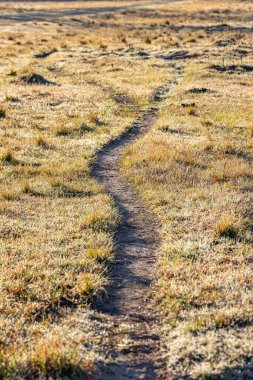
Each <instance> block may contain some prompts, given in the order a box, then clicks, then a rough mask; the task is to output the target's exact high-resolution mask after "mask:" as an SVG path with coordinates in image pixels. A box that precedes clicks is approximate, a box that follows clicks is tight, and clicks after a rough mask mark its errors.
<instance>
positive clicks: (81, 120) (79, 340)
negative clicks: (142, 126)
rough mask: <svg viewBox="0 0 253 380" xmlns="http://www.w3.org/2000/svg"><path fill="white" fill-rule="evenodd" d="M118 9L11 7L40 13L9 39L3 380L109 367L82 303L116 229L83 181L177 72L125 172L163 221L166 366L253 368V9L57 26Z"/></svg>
mask: <svg viewBox="0 0 253 380" xmlns="http://www.w3.org/2000/svg"><path fill="white" fill-rule="evenodd" d="M122 4H123V5H125V4H126V5H129V3H127V2H126V3H125V2H123V3H122V2H117V1H112V2H88V3H87V2H78V3H70V2H69V3H58V2H53V3H50V2H49V3H48V2H45V3H40V2H36V3H32V2H25V3H23V4H21V3H15V2H14V3H9V2H8V3H3V2H2V3H1V14H2V13H3V14H4V13H6V14H14V15H15V14H18V15H19V16H20V14H22V12H23V13H24V14H25V13H26V12H31V13H33V12H37V11H43V12H45V15H44V16H43V17H44V18H43V19H42V20H41V21H40V20H36V21H35V22H33V21H29V22H23V23H22V22H17V23H14V22H12V21H11V20H2V21H1V29H0V42H1V51H0V65H1V76H0V85H1V99H0V100H1V104H0V176H1V183H0V218H1V225H0V253H1V254H0V263H1V264H0V265H1V268H2V269H1V280H0V281H1V282H0V288H1V294H0V317H1V319H0V331H1V342H0V345H1V353H0V362H1V367H0V368H1V369H0V377H1V376H2V378H11V379H13V378H26V377H28V378H32V377H38V376H40V377H41V378H46V377H48V376H51V377H52V378H57V377H58V378H63V377H64V376H65V377H67V378H75V377H76V378H78V377H79V378H84V377H85V376H92V375H91V374H92V373H93V371H94V368H95V367H96V365H95V363H96V361H97V360H101V358H102V359H103V352H102V351H103V349H102V348H101V347H103V345H105V344H106V338H105V337H104V336H103V332H102V331H101V328H100V327H99V326H98V325H96V324H95V322H94V321H92V320H91V319H90V311H89V306H88V303H89V302H90V301H91V300H92V299H93V297H94V296H95V295H97V294H101V292H103V289H104V286H105V285H106V283H107V281H108V279H107V267H108V264H109V263H111V262H112V260H113V252H114V240H113V236H114V233H115V230H116V227H117V224H118V223H119V219H120V218H119V215H118V211H117V209H116V207H115V205H114V203H113V201H112V199H111V198H110V197H109V196H108V195H107V194H106V193H105V191H104V189H103V187H102V186H101V185H99V184H98V183H97V182H96V181H95V180H94V179H93V178H92V177H91V175H90V169H91V165H92V163H93V162H94V158H95V155H96V152H98V150H99V149H101V148H102V147H103V146H104V145H105V144H106V143H107V142H109V141H110V140H112V139H114V138H116V137H118V136H120V135H121V134H122V132H123V131H125V130H127V129H128V128H129V127H130V126H131V124H132V123H133V121H134V120H135V119H136V117H138V115H139V113H140V112H141V111H142V110H145V109H146V108H147V107H148V106H149V103H150V99H151V98H152V94H153V93H154V91H155V89H157V88H158V87H160V86H161V85H162V84H165V83H167V82H170V81H173V78H175V76H176V72H175V67H176V66H177V67H178V66H180V67H182V69H183V71H184V74H183V78H182V81H181V82H180V84H179V85H178V86H177V87H174V89H173V92H172V96H171V98H170V99H168V100H166V101H165V102H164V104H163V105H162V108H161V110H160V114H159V118H158V120H157V122H156V124H155V126H154V128H153V129H152V130H151V131H150V132H149V133H148V134H147V135H146V136H144V137H143V138H141V139H140V140H139V141H138V142H136V143H135V144H134V146H133V147H132V148H130V149H129V150H128V151H127V152H126V154H125V155H124V157H123V159H122V171H123V173H124V175H126V176H127V178H128V179H129V180H130V181H131V182H132V183H133V184H134V186H135V187H136V190H137V191H138V192H139V193H140V194H141V195H142V197H143V198H144V199H145V201H146V203H147V204H148V205H149V206H150V207H151V208H152V209H153V210H154V211H155V213H156V214H157V216H158V218H159V220H160V223H161V238H162V247H161V252H160V254H159V269H158V273H157V278H158V280H157V282H156V284H155V287H154V296H155V297H157V303H158V304H159V305H160V306H161V310H162V313H163V315H164V320H165V323H164V326H163V336H164V338H163V339H164V343H165V345H166V352H165V354H166V358H167V366H168V371H169V374H170V376H171V378H176V376H180V375H181V376H191V378H194V379H195V378H219V377H221V376H223V377H225V378H228V379H231V378H238V377H236V376H238V373H239V371H240V370H241V371H242V372H243V373H244V374H245V376H247V374H249V371H251V370H252V369H250V368H251V367H250V363H252V355H253V353H252V344H251V335H252V285H253V284H252V275H251V272H252V212H251V208H252V148H253V142H252V137H253V127H252V126H253V114H252V111H251V110H252V91H251V88H252V82H253V77H252V72H253V68H252V65H253V63H252V36H251V33H252V27H253V25H252V15H253V5H252V2H250V1H229V2H227V1H222V2H221V1H183V2H180V3H173V2H172V3H161V4H159V5H155V6H154V5H150V4H149V5H147V6H146V7H145V8H143V9H141V8H140V9H137V8H132V9H131V8H129V9H125V10H121V11H119V12H114V13H112V14H109V13H108V14H97V15H96V14H95V15H80V14H78V12H77V14H76V15H75V14H73V15H71V16H70V15H66V14H64V11H65V10H66V9H71V8H72V7H74V8H79V9H82V8H84V7H100V6H103V7H106V6H108V7H109V6H118V5H120V6H121V5H122ZM51 11H61V12H59V13H58V14H57V16H56V20H53V21H52V19H51V18H50V20H48V19H47V14H46V13H47V12H48V13H50V12H51ZM34 74H36V75H34ZM46 81H48V82H46ZM248 376H250V374H249V375H248ZM249 378H250V377H249Z"/></svg>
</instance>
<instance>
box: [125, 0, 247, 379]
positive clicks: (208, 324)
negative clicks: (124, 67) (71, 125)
mask: <svg viewBox="0 0 253 380" xmlns="http://www.w3.org/2000/svg"><path fill="white" fill-rule="evenodd" d="M224 3H225V2H223V3H220V2H216V3H213V2H212V5H210V4H209V7H211V9H214V8H215V7H217V9H221V14H223V11H224V10H222V7H223V6H224ZM202 4H203V6H204V4H207V3H202ZM238 4H239V2H234V3H233V7H232V8H231V9H230V11H229V12H230V13H229V15H228V16H226V17H227V18H226V21H227V22H230V23H233V22H234V20H236V17H239V15H240V17H244V16H246V15H245V14H243V12H241V13H240V12H239V9H238V8H237V5H238ZM190 6H191V3H188V6H187V8H188V9H187V8H186V9H184V11H181V13H180V15H181V17H182V19H184V18H185V19H187V20H192V18H191V17H189V14H190V13H191V11H192V8H190ZM198 6H199V4H198ZM247 6H248V9H250V12H252V7H251V5H249V3H247ZM179 7H180V6H179ZM245 7H246V5H245ZM164 8H165V6H164ZM215 9H216V8H215ZM203 12H204V8H203ZM200 13H201V8H200V9H199V15H200ZM175 14H177V17H179V12H178V13H177V12H176V11H175ZM230 14H231V19H230ZM232 15H233V16H232ZM192 22H194V23H195V24H196V23H197V22H198V19H197V16H196V17H195V19H194V21H192ZM208 22H210V23H211V22H212V18H211V16H210V18H209V16H208V14H207V13H206V14H205V15H203V20H202V23H206V24H208ZM232 36H233V38H234V37H235V35H234V33H233V32H226V31H222V30H221V31H220V32H218V31H216V30H215V29H214V31H213V33H210V35H209V36H208V37H207V38H204V40H203V39H201V42H200V41H197V42H195V41H193V39H192V38H191V40H190V41H189V39H188V42H190V43H191V44H192V45H193V46H192V48H190V47H188V49H189V54H191V53H193V52H196V51H199V52H200V48H201V46H202V48H201V49H202V50H203V46H205V49H206V51H205V53H204V54H202V56H201V58H195V59H192V60H191V61H188V62H187V64H185V63H183V62H182V63H181V65H182V67H184V78H183V80H182V82H181V83H180V85H179V86H178V87H176V88H174V90H173V92H172V97H171V98H170V99H168V100H167V101H165V103H164V105H163V107H162V109H161V111H160V115H159V119H158V121H157V123H156V125H155V126H154V128H153V129H152V130H151V131H150V133H148V134H147V135H146V136H145V137H143V138H142V139H140V140H139V141H138V142H136V143H135V144H134V146H133V147H131V148H129V149H128V151H127V152H126V154H125V155H124V157H123V158H122V163H121V165H122V173H124V174H125V175H127V177H128V178H129V180H131V181H132V183H133V184H134V185H135V187H136V189H137V190H138V191H139V192H140V194H141V195H142V196H143V198H144V199H145V201H146V203H147V204H148V205H149V206H150V207H151V208H152V209H153V210H154V211H155V212H156V214H157V215H158V217H159V219H160V221H161V225H162V228H161V238H162V247H161V254H160V256H159V262H160V266H159V273H158V280H157V282H156V285H155V289H154V294H155V296H156V297H157V302H158V303H159V304H160V306H161V309H162V311H163V313H164V315H165V323H164V342H165V344H166V346H167V350H168V351H167V364H168V371H169V374H170V375H171V376H172V378H174V376H175V377H176V376H190V377H191V378H194V379H195V378H196V379H197V378H198V379H199V378H201V379H206V378H208V379H209V378H210V379H213V378H215V379H216V378H226V379H237V378H238V376H240V375H239V374H240V371H241V372H243V373H244V376H246V377H245V378H251V377H250V376H251V372H250V370H249V368H250V365H251V364H250V363H252V355H253V352H252V345H251V338H250V337H251V335H252V290H253V283H252V279H251V277H252V276H251V272H252V255H253V251H252V241H253V236H252V212H251V208H252V180H253V172H252V151H253V142H252V135H251V132H250V131H251V128H252V121H253V115H252V112H251V108H252V96H251V90H250V89H251V86H252V82H253V77H252V74H251V73H250V72H244V71H241V70H237V69H236V70H235V71H234V69H228V70H226V71H220V70H213V69H210V62H214V61H215V60H219V59H220V60H221V61H222V54H226V56H229V54H231V56H230V58H228V60H229V61H228V62H227V65H232V62H231V61H232V60H236V58H232V54H233V53H232V49H231V48H230V47H225V48H224V47H222V48H217V47H216V45H213V44H212V45H210V44H209V43H208V40H209V41H210V40H223V39H227V38H229V37H230V38H231V37H232ZM247 38H248V37H247V34H245V35H244V36H243V37H242V36H241V37H240V39H236V42H235V45H234V46H233V49H239V48H240V45H242V44H245V45H246V43H247V42H246V41H247ZM242 39H245V42H243V41H242ZM185 42H186V41H185V40H184V43H185ZM202 44H203V45H202ZM225 52H226V53H225ZM219 57H221V58H219ZM230 60H231V61H230ZM251 63H252V53H251V51H250V50H249V53H248V59H247V62H246V65H248V66H249V67H250V65H251ZM237 64H238V63H237ZM238 65H239V64H238ZM203 89H205V90H203ZM206 89H207V90H206ZM192 104H194V106H192ZM247 376H249V377H247ZM176 378H177V377H176ZM180 378H181V377H180Z"/></svg>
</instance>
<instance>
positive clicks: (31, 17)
mask: <svg viewBox="0 0 253 380" xmlns="http://www.w3.org/2000/svg"><path fill="white" fill-rule="evenodd" d="M180 1H184V0H153V1H143V2H140V3H133V4H129V5H122V6H120V5H119V6H111V7H109V6H105V7H91V8H75V7H74V4H75V2H74V1H73V8H72V9H65V10H53V11H50V10H49V11H46V12H45V11H24V10H22V12H16V13H6V14H0V21H1V20H2V21H6V20H7V21H12V22H29V21H48V22H57V21H62V20H61V19H62V18H64V17H73V16H75V17H77V16H85V15H97V14H104V13H115V12H120V11H127V10H131V9H134V8H141V7H143V6H148V5H154V4H162V3H174V2H180ZM10 2H12V1H10ZM13 2H16V3H18V2H21V3H22V1H13ZM31 2H33V1H31ZM34 2H36V1H34ZM48 2H50V1H48ZM52 2H53V1H52Z"/></svg>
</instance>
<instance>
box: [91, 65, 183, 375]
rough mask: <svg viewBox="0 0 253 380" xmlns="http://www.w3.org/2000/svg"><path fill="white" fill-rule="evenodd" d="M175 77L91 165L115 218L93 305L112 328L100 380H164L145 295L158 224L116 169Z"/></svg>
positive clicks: (150, 121) (156, 322)
mask: <svg viewBox="0 0 253 380" xmlns="http://www.w3.org/2000/svg"><path fill="white" fill-rule="evenodd" d="M177 73H178V74H177V77H176V79H175V80H174V82H172V83H170V84H168V85H165V86H163V87H161V88H159V89H158V90H157V91H156V93H155V95H154V97H153V101H152V105H151V107H150V108H149V109H148V110H147V111H146V112H144V113H143V114H142V116H141V117H140V118H139V119H138V120H136V122H135V123H134V124H133V126H132V128H131V129H130V130H129V131H127V132H126V133H125V134H123V136H121V137H120V138H119V139H118V140H116V141H113V142H111V143H109V144H108V145H107V146H106V147H105V148H104V149H103V150H102V151H101V152H100V153H99V154H98V158H97V161H96V164H95V165H94V167H93V176H94V177H95V178H97V179H98V180H99V182H102V183H104V185H105V188H106V191H107V192H108V193H109V194H111V195H112V196H113V198H114V200H115V203H116V205H117V206H118V208H119V212H120V214H121V224H120V226H119V229H118V230H117V234H116V257H115V262H114V264H113V265H112V271H111V280H112V281H111V283H110V285H109V286H108V288H107V294H108V299H107V300H104V301H101V302H100V303H97V305H96V309H97V310H98V311H99V312H101V313H103V314H106V315H108V318H109V319H110V321H111V322H112V325H113V328H112V331H111V333H110V336H109V339H110V343H109V345H108V355H107V356H108V357H107V359H108V362H107V364H106V365H105V366H104V367H103V368H100V370H101V374H100V379H102V380H110V379H115V380H116V379H117V380H120V379H146V380H154V379H166V374H165V372H164V368H163V367H164V366H163V362H162V358H161V351H160V337H159V316H158V314H157V312H156V311H155V305H154V303H153V302H152V300H151V297H149V292H150V286H151V283H152V280H153V279H154V275H155V267H156V259H157V249H158V245H159V234H158V223H157V221H156V219H155V217H154V215H153V214H151V213H150V211H148V210H147V208H146V207H145V206H144V204H143V202H142V201H141V199H140V198H139V196H138V195H137V194H136V192H135V191H134V190H133V188H132V187H131V185H130V184H129V183H128V182H127V181H126V180H125V179H124V178H123V177H122V176H121V174H120V169H119V166H120V158H121V155H122V153H123V152H124V150H125V149H126V148H127V147H128V146H129V145H131V144H132V143H133V142H134V140H135V139H136V138H137V137H139V136H141V135H142V134H143V133H145V132H147V131H148V130H149V128H151V127H152V126H153V124H154V123H155V121H156V119H157V117H158V111H159V102H161V101H162V100H163V99H164V98H166V97H168V96H169V93H170V91H171V89H172V87H173V86H175V85H176V84H177V83H178V82H179V80H180V79H181V77H182V75H183V74H182V68H181V67H180V68H177ZM122 341H123V344H122Z"/></svg>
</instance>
